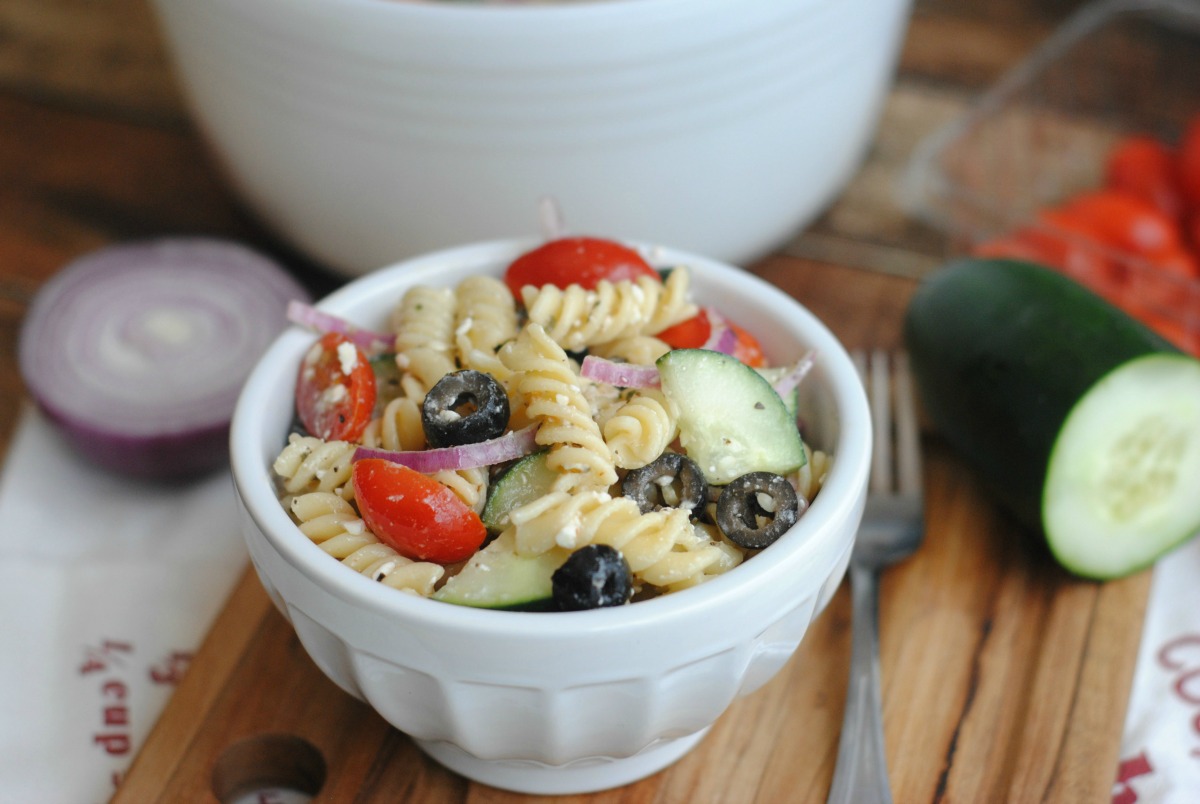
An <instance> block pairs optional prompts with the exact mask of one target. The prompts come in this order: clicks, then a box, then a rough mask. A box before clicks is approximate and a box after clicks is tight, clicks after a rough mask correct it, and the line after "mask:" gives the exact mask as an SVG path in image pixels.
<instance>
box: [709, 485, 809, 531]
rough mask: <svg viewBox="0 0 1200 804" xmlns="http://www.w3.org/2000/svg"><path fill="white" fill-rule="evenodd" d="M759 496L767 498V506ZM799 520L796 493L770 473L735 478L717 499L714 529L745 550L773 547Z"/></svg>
mask: <svg viewBox="0 0 1200 804" xmlns="http://www.w3.org/2000/svg"><path fill="white" fill-rule="evenodd" d="M760 496H761V497H766V498H768V499H769V500H770V505H769V506H764V505H763V504H762V502H761V501H760ZM768 507H769V508H770V510H768ZM799 518H800V505H799V499H798V498H797V497H796V490H795V489H793V488H792V484H791V483H789V482H787V480H786V479H785V478H783V477H782V476H780V475H777V474H775V473H773V472H750V473H748V474H744V475H742V476H741V477H739V478H735V479H734V480H733V481H732V482H731V483H730V484H729V485H728V486H726V487H725V488H724V489H723V490H722V491H721V496H720V497H718V498H717V527H718V528H720V529H721V532H722V533H724V534H725V537H726V538H727V539H729V541H731V542H733V543H734V544H736V545H739V546H740V547H745V548H746V549H748V550H761V549H762V548H764V547H767V546H769V545H771V544H774V543H775V541H776V540H777V539H778V538H779V537H780V536H782V535H783V534H785V533H787V531H788V528H790V527H791V526H792V525H795V524H796V520H797V519H799Z"/></svg>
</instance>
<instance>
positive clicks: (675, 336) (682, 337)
mask: <svg viewBox="0 0 1200 804" xmlns="http://www.w3.org/2000/svg"><path fill="white" fill-rule="evenodd" d="M711 333H712V322H710V321H709V320H708V313H707V312H705V311H704V309H703V308H701V309H700V312H698V313H696V314H695V315H694V316H692V317H691V318H689V319H688V320H687V321H680V322H679V323H678V324H676V325H674V326H671V327H667V328H666V329H664V330H663V331H662V332H660V333H658V334H657V335H655V336H654V337H656V338H658V339H659V340H660V341H662V342H663V343H665V344H666V345H667V346H670V347H671V348H672V349H697V348H699V347H701V346H703V345H704V343H705V341H707V340H708V336H709V335H710V334H711Z"/></svg>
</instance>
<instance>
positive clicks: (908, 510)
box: [828, 350, 925, 804]
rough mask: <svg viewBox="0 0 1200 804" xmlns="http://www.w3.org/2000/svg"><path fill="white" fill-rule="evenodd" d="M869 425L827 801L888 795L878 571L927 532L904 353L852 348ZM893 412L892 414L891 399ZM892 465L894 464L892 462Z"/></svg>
mask: <svg viewBox="0 0 1200 804" xmlns="http://www.w3.org/2000/svg"><path fill="white" fill-rule="evenodd" d="M853 357H854V362H855V365H857V366H858V371H859V375H860V376H861V377H862V378H863V383H864V385H865V386H866V389H867V399H868V401H869V402H870V407H871V425H872V427H873V429H874V436H875V438H874V449H873V452H872V456H871V479H870V485H869V487H868V493H867V506H866V511H865V512H864V513H863V521H862V525H861V527H860V528H859V532H858V539H857V541H856V542H855V545H854V552H853V553H852V554H851V557H850V568H849V570H848V574H849V576H850V592H851V606H852V610H853V614H852V618H851V633H852V638H851V639H852V641H851V651H850V683H849V686H848V688H847V691H846V711H845V714H844V715H843V718H842V733H841V737H840V738H839V739H838V759H837V766H836V767H835V769H834V772H833V784H832V786H831V787H830V790H829V798H828V802H829V803H830V804H845V803H847V802H854V804H867V803H870V802H891V800H892V793H891V788H890V786H889V782H888V771H887V754H886V750H885V747H884V740H883V700H882V695H881V692H880V684H879V574H880V572H882V571H883V570H884V569H885V568H887V567H889V566H891V565H892V564H895V563H896V562H898V561H900V560H902V559H904V558H907V557H908V556H909V555H911V554H912V553H913V551H915V550H916V549H917V547H919V546H920V544H921V538H922V536H923V534H924V531H925V521H924V502H923V499H924V497H923V494H922V491H921V455H920V442H919V436H918V432H917V414H916V403H915V401H914V398H913V390H912V379H911V376H910V374H909V368H908V356H907V355H906V354H903V353H899V354H896V355H894V356H893V359H892V361H891V362H892V368H891V369H889V366H888V362H889V361H888V353H887V352H884V351H881V350H875V351H873V352H871V355H870V360H869V361H868V359H867V357H866V356H865V355H864V354H862V353H861V352H859V353H855V354H854V355H853ZM893 401H894V402H895V406H894V407H895V412H894V416H893V405H892V402H893ZM893 464H894V466H893Z"/></svg>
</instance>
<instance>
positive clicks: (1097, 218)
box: [1058, 190, 1183, 259]
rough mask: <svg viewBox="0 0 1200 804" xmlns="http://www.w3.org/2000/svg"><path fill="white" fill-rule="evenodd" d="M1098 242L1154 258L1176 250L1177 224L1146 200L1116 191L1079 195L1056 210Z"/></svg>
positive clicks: (1060, 215)
mask: <svg viewBox="0 0 1200 804" xmlns="http://www.w3.org/2000/svg"><path fill="white" fill-rule="evenodd" d="M1058 213H1059V217H1060V220H1066V219H1071V220H1073V221H1075V222H1077V223H1078V224H1079V225H1080V227H1082V228H1083V229H1084V230H1087V231H1091V232H1093V233H1094V235H1095V236H1096V238H1097V239H1099V240H1100V241H1101V242H1103V243H1106V244H1108V245H1109V246H1112V247H1113V248H1116V249H1120V250H1123V251H1129V252H1133V253H1134V254H1140V255H1142V256H1145V257H1148V258H1151V259H1153V258H1154V257H1156V256H1158V255H1162V254H1168V253H1170V252H1174V251H1178V250H1179V249H1180V248H1181V247H1182V245H1183V242H1182V239H1181V237H1180V231H1179V225H1178V224H1177V223H1176V222H1175V220H1174V219H1172V218H1170V217H1168V216H1166V215H1164V214H1163V212H1162V211H1161V210H1160V209H1159V208H1158V207H1156V206H1154V205H1153V204H1151V203H1150V202H1149V201H1146V200H1144V199H1142V198H1138V197H1137V196H1133V195H1129V194H1127V193H1123V192H1119V191H1116V190H1096V191H1094V192H1088V193H1080V194H1079V195H1076V196H1074V197H1073V198H1071V199H1070V200H1069V201H1068V202H1067V203H1066V204H1064V205H1063V206H1061V207H1059V209H1058Z"/></svg>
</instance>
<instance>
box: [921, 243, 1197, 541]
mask: <svg viewBox="0 0 1200 804" xmlns="http://www.w3.org/2000/svg"><path fill="white" fill-rule="evenodd" d="M904 339H905V344H906V346H907V349H908V351H909V357H910V362H911V365H912V368H913V373H914V378H915V379H916V383H917V387H918V389H919V391H920V396H921V403H922V406H923V407H924V409H925V411H926V413H927V414H928V416H929V419H930V421H931V422H932V424H933V425H934V427H935V428H936V429H937V431H938V432H939V433H940V434H941V435H942V436H943V437H944V438H945V440H946V442H947V443H948V444H949V445H950V447H951V448H952V449H953V450H954V451H955V452H956V453H958V455H959V456H960V457H961V458H962V459H963V460H964V461H965V462H966V463H967V464H968V465H969V466H971V467H972V468H973V469H974V470H975V472H976V473H977V476H978V477H979V478H980V479H981V480H982V481H983V483H984V484H985V485H986V486H987V487H988V488H989V491H990V492H991V493H992V494H994V495H995V496H996V497H997V498H998V499H999V500H1000V501H1001V502H1002V503H1004V504H1005V505H1006V506H1007V507H1008V508H1009V509H1010V511H1011V512H1012V513H1013V514H1014V515H1015V516H1016V517H1017V519H1018V520H1019V521H1021V522H1022V523H1023V524H1025V525H1026V526H1027V527H1030V528H1032V529H1034V530H1036V531H1038V532H1044V531H1043V526H1042V514H1041V511H1042V492H1043V488H1044V485H1045V479H1046V471H1047V467H1048V465H1049V460H1050V453H1051V450H1052V449H1053V447H1054V444H1055V440H1056V439H1057V437H1058V434H1059V432H1060V430H1061V429H1062V426H1063V423H1064V422H1065V421H1066V418H1067V415H1068V414H1069V413H1070V412H1071V409H1072V408H1073V407H1074V406H1075V404H1076V402H1078V401H1079V399H1080V398H1081V397H1082V396H1083V395H1084V394H1085V393H1086V392H1087V391H1088V390H1089V389H1090V388H1091V387H1092V386H1093V385H1095V384H1096V382H1098V381H1099V380H1100V379H1101V378H1102V377H1103V376H1104V375H1106V374H1108V373H1109V372H1110V371H1112V370H1113V369H1115V368H1116V367H1118V366H1120V365H1122V364H1124V363H1126V362H1128V361H1130V360H1132V359H1134V358H1136V357H1140V356H1142V355H1146V354H1152V353H1160V352H1168V353H1179V350H1178V349H1177V348H1176V347H1175V346H1174V345H1172V344H1171V343H1170V342H1169V341H1167V340H1165V339H1164V338H1162V337H1160V336H1159V335H1157V334H1156V333H1154V332H1153V331H1151V330H1150V329H1149V328H1147V327H1146V326H1144V325H1143V324H1141V323H1140V322H1139V321H1137V320H1135V319H1133V318H1132V317H1130V316H1129V315H1127V314H1126V313H1125V312H1123V311H1122V310H1120V309H1118V308H1117V307H1115V306H1113V305H1112V304H1110V303H1109V302H1107V301H1105V300H1104V299H1103V298H1101V297H1099V296H1097V295H1096V294H1094V293H1092V292H1091V291H1089V290H1087V289H1086V288H1084V287H1083V286H1082V285H1080V284H1078V283H1076V282H1074V281H1073V280H1071V279H1069V278H1067V277H1065V276H1063V275H1062V274H1059V273H1057V272H1055V271H1053V270H1051V269H1049V268H1045V267H1042V266H1040V265H1035V264H1033V263H1026V262H1019V261H1015V260H976V259H963V260H957V261H954V262H951V263H949V264H947V265H946V266H945V267H943V268H942V269H940V270H939V271H937V272H936V273H934V274H932V275H930V276H929V277H928V278H927V279H925V280H924V281H922V283H921V284H920V285H919V286H918V288H917V290H916V292H915V293H914V294H913V297H912V299H911V301H910V302H909V306H908V309H907V312H906V315H905V320H904Z"/></svg>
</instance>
